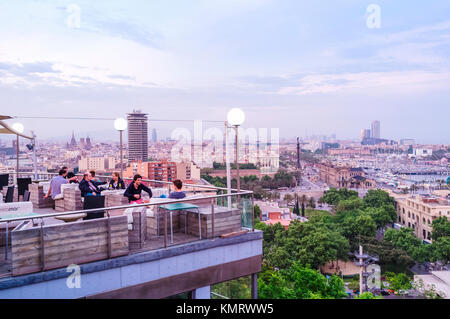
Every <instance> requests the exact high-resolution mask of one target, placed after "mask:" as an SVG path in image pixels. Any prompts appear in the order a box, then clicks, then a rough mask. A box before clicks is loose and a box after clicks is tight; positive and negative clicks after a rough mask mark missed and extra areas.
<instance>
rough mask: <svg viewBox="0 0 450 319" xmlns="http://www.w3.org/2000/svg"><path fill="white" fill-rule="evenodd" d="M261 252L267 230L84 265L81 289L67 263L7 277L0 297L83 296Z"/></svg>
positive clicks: (192, 270) (229, 261) (252, 255)
mask: <svg viewBox="0 0 450 319" xmlns="http://www.w3.org/2000/svg"><path fill="white" fill-rule="evenodd" d="M260 255H262V232H260V231H255V232H253V233H247V234H244V235H240V236H237V237H232V238H226V239H220V238H218V239H215V240H203V241H198V242H194V243H188V244H184V245H179V246H174V247H169V248H167V249H160V250H155V251H148V252H142V253H138V254H133V255H128V256H124V257H118V258H114V259H110V260H104V261H99V262H94V263H89V264H84V265H80V268H81V276H80V288H68V286H67V279H68V277H69V275H71V273H72V272H67V269H66V268H64V269H57V270H53V271H46V272H42V273H37V274H29V275H24V276H19V277H10V278H3V279H0V299H19V298H20V299H28V298H43V299H48V298H50V299H53V298H54V299H72V298H83V297H86V296H91V295H97V294H102V293H105V292H109V291H114V290H118V289H124V288H127V287H132V286H135V285H140V284H144V283H149V282H152V281H156V280H161V279H162V278H168V277H174V276H177V275H182V274H185V273H189V272H194V271H199V270H202V269H206V268H208V267H212V266H217V265H221V264H226V263H233V262H237V261H240V260H245V259H248V258H251V257H257V256H260ZM259 267H260V265H259ZM230 279H231V278H230ZM196 288H201V287H196Z"/></svg>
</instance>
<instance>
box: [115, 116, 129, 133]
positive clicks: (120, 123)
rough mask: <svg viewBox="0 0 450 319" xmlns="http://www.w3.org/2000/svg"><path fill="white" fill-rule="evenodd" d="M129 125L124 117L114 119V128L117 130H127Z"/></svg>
mask: <svg viewBox="0 0 450 319" xmlns="http://www.w3.org/2000/svg"><path fill="white" fill-rule="evenodd" d="M127 127H128V122H127V121H126V120H125V119H124V118H123V117H119V118H118V119H116V120H115V121H114V128H115V129H116V130H117V131H125V130H126V129H127Z"/></svg>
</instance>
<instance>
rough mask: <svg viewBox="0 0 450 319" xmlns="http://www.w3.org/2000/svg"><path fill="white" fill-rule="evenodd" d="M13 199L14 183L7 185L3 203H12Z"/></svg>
mask: <svg viewBox="0 0 450 319" xmlns="http://www.w3.org/2000/svg"><path fill="white" fill-rule="evenodd" d="M13 200H14V185H11V186H8V191H7V192H6V196H5V203H12V202H13Z"/></svg>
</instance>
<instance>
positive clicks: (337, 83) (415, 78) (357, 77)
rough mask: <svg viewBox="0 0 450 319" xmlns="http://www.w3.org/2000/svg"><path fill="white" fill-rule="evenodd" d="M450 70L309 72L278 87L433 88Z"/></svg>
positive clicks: (289, 91)
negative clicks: (310, 73) (315, 73)
mask: <svg viewBox="0 0 450 319" xmlns="http://www.w3.org/2000/svg"><path fill="white" fill-rule="evenodd" d="M449 80H450V72H441V73H438V72H424V71H408V72H361V73H344V74H317V75H307V76H304V77H302V78H301V79H299V84H298V85H296V86H288V87H283V88H281V89H279V90H278V92H277V93H278V94H281V95H309V94H327V93H335V92H348V91H351V90H368V89H374V88H384V89H388V90H396V89H397V90H400V89H402V90H405V89H406V90H412V89H413V88H417V89H419V90H420V89H425V90H426V89H432V88H439V87H445V86H446V84H445V83H448V81H449Z"/></svg>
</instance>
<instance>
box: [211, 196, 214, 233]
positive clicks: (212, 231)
mask: <svg viewBox="0 0 450 319" xmlns="http://www.w3.org/2000/svg"><path fill="white" fill-rule="evenodd" d="M211 236H212V238H213V239H214V237H215V236H214V199H211Z"/></svg>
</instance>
